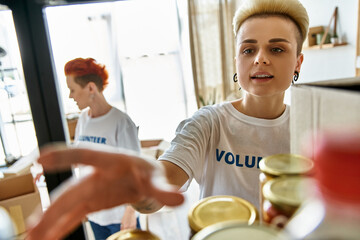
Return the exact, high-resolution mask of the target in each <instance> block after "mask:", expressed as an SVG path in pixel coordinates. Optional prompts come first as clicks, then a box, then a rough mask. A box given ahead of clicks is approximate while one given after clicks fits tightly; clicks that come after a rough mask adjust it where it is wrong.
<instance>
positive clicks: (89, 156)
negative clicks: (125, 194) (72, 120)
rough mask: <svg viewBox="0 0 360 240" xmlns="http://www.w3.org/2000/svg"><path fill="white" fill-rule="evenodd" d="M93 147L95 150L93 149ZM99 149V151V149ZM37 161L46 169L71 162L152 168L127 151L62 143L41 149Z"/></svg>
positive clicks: (119, 168) (106, 168)
mask: <svg viewBox="0 0 360 240" xmlns="http://www.w3.org/2000/svg"><path fill="white" fill-rule="evenodd" d="M94 149H95V150H94ZM100 150H101V151H100ZM38 162H39V163H40V164H42V166H43V168H44V169H45V170H46V171H56V170H65V169H69V168H70V167H71V165H73V164H86V165H91V166H94V167H97V168H99V169H103V170H104V171H108V172H109V173H111V172H117V174H119V173H122V172H126V171H128V169H129V168H131V167H132V166H133V165H137V166H139V167H141V168H147V169H152V168H154V167H155V165H154V163H152V161H151V160H149V159H147V158H146V157H141V156H139V155H138V154H136V153H134V152H131V151H127V150H124V149H122V150H120V152H119V150H118V149H117V150H116V151H115V150H114V149H110V148H101V149H100V148H99V147H97V148H92V149H85V148H69V147H67V146H66V145H64V144H54V145H49V146H46V147H44V148H42V149H41V151H40V157H39V159H38Z"/></svg>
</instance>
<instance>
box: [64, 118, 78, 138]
mask: <svg viewBox="0 0 360 240" xmlns="http://www.w3.org/2000/svg"><path fill="white" fill-rule="evenodd" d="M66 121H67V125H68V129H69V136H70V140H72V141H73V140H74V138H75V129H76V124H77V121H78V118H67V119H66Z"/></svg>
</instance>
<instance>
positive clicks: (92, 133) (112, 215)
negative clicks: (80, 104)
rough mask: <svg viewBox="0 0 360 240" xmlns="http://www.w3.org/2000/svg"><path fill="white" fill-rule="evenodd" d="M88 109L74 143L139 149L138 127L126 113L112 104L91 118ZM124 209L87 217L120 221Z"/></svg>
mask: <svg viewBox="0 0 360 240" xmlns="http://www.w3.org/2000/svg"><path fill="white" fill-rule="evenodd" d="M88 111H89V109H86V110H83V111H82V112H81V114H80V117H79V119H78V123H77V125H76V129H75V140H74V144H75V145H77V146H89V144H88V143H92V144H104V145H106V147H107V146H112V147H120V148H125V149H130V150H133V151H136V152H140V141H139V139H138V130H137V127H136V126H135V124H134V122H133V121H132V120H131V119H130V117H129V116H128V115H127V114H126V113H124V112H122V111H120V110H119V109H117V108H114V107H113V108H112V109H111V110H110V111H109V112H108V113H106V114H105V115H103V116H100V117H96V118H91V117H90V116H89V115H88ZM90 145H91V144H90ZM79 170H80V177H81V176H84V175H86V174H87V173H88V172H89V167H83V166H80V167H79ZM124 211H125V206H119V207H115V208H111V209H106V210H102V211H98V212H95V213H91V214H89V215H88V219H89V220H90V221H92V222H95V223H97V224H99V225H102V226H104V225H109V224H114V223H120V222H121V219H122V217H123V215H124Z"/></svg>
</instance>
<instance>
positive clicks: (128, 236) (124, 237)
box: [106, 229, 160, 240]
mask: <svg viewBox="0 0 360 240" xmlns="http://www.w3.org/2000/svg"><path fill="white" fill-rule="evenodd" d="M135 239H136V240H160V238H159V237H158V236H156V235H154V234H153V233H151V232H149V231H144V230H140V229H126V230H121V231H120V232H117V233H114V234H112V235H111V236H110V237H108V238H107V239H106V240H135Z"/></svg>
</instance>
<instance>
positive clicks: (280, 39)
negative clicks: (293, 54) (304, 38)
mask: <svg viewBox="0 0 360 240" xmlns="http://www.w3.org/2000/svg"><path fill="white" fill-rule="evenodd" d="M269 42H270V43H274V42H287V43H290V42H289V41H288V40H286V39H284V38H273V39H270V40H269Z"/></svg>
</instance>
